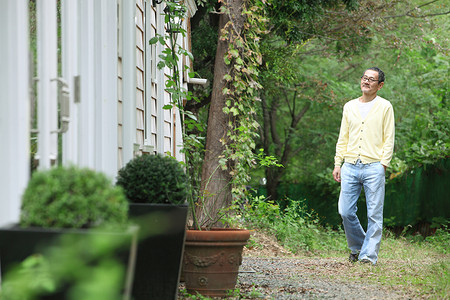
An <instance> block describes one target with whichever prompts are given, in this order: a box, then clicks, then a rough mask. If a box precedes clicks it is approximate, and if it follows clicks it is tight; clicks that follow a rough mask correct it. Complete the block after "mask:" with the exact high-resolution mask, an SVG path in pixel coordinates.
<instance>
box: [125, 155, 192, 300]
mask: <svg viewBox="0 0 450 300" xmlns="http://www.w3.org/2000/svg"><path fill="white" fill-rule="evenodd" d="M117 185H119V186H121V187H122V188H123V189H124V191H125V194H126V197H127V198H128V200H129V202H130V203H129V215H130V218H132V219H133V220H134V221H135V222H136V223H137V224H139V226H140V228H141V230H140V242H139V249H138V256H137V260H136V269H135V276H134V285H133V297H134V299H176V298H177V294H178V282H179V278H180V272H181V271H180V269H181V261H182V257H183V249H184V241H185V232H186V220H187V214H188V204H187V202H186V199H187V188H188V180H187V176H186V174H185V172H184V170H183V168H182V166H181V164H180V163H179V162H178V161H177V160H175V159H174V158H172V157H170V156H163V155H161V154H157V155H142V156H137V157H135V158H134V159H132V160H130V161H129V162H128V163H127V164H126V165H125V166H124V167H123V168H122V169H120V170H119V173H118V177H117Z"/></svg>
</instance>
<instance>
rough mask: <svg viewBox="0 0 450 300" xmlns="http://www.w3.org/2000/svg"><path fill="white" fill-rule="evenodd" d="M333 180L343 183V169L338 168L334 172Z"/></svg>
mask: <svg viewBox="0 0 450 300" xmlns="http://www.w3.org/2000/svg"><path fill="white" fill-rule="evenodd" d="M333 178H334V180H335V181H337V182H341V167H339V166H336V167H334V170H333Z"/></svg>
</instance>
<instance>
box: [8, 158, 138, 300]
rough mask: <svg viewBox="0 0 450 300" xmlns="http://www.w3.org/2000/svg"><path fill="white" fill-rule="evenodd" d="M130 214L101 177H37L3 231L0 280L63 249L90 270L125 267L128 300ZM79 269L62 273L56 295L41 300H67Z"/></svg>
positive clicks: (132, 240) (64, 172) (48, 173)
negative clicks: (104, 264)
mask: <svg viewBox="0 0 450 300" xmlns="http://www.w3.org/2000/svg"><path fill="white" fill-rule="evenodd" d="M127 210H128V206H127V201H126V198H125V195H124V194H123V191H122V190H121V189H120V188H118V187H115V186H113V185H112V182H111V181H110V180H109V179H108V178H107V177H106V176H105V175H104V174H102V173H99V172H96V171H93V170H90V169H87V168H78V167H75V166H69V167H63V166H60V167H54V168H51V169H49V170H43V171H36V172H34V173H33V175H32V177H31V179H30V181H29V184H28V186H27V188H26V190H25V192H24V195H23V197H22V207H21V215H20V222H19V224H11V225H10V226H6V227H5V228H1V229H0V261H1V266H0V268H1V272H2V275H5V274H6V273H8V272H9V271H12V270H13V269H14V267H15V266H16V265H17V264H19V263H20V262H21V261H23V260H25V259H26V258H28V257H30V256H32V255H33V256H36V255H38V256H39V255H43V256H44V257H46V255H47V254H48V253H50V252H53V253H59V252H63V251H64V250H63V247H62V246H61V245H64V247H65V248H72V249H73V250H75V251H73V252H72V254H73V259H74V261H78V262H80V263H84V264H86V265H89V266H97V265H99V264H100V263H101V261H103V259H111V261H112V260H114V261H118V262H121V263H122V264H123V265H124V269H125V270H126V274H124V277H123V281H122V282H123V286H122V287H119V292H120V293H121V294H122V295H123V298H124V299H129V297H130V294H131V286H132V279H133V272H134V270H133V268H134V257H135V254H136V245H137V227H136V226H131V227H130V226H129V224H128V218H127ZM80 245H82V246H83V249H80V248H79V247H80ZM55 249H56V250H55ZM75 255H76V256H77V258H76V257H75ZM78 258H79V260H76V259H78ZM49 259H52V257H51V256H49ZM53 265H54V264H53ZM81 268H82V266H81V265H72V266H71V267H69V268H67V269H66V270H65V271H64V272H59V271H58V272H57V273H58V274H59V275H61V276H62V274H64V278H53V279H54V281H55V287H54V289H53V291H52V292H50V293H47V295H45V294H46V293H45V292H43V293H44V294H43V295H41V294H39V295H38V296H39V298H44V299H66V296H67V295H66V294H67V293H71V289H72V286H73V285H74V280H76V278H77V271H79V269H81ZM56 269H58V268H56ZM77 269H78V270H77ZM41 292H42V291H41ZM105 293H107V291H105Z"/></svg>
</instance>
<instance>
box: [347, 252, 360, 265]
mask: <svg viewBox="0 0 450 300" xmlns="http://www.w3.org/2000/svg"><path fill="white" fill-rule="evenodd" d="M358 256H359V253H350V256H349V257H348V261H349V262H351V263H355V262H357V261H358Z"/></svg>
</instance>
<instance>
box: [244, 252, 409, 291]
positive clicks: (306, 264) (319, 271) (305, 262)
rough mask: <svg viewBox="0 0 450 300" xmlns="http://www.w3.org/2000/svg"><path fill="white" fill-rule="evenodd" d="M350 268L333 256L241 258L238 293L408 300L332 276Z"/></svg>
mask: <svg viewBox="0 0 450 300" xmlns="http://www.w3.org/2000/svg"><path fill="white" fill-rule="evenodd" d="M351 267H352V266H351V263H349V262H348V263H347V262H345V261H337V260H336V259H296V258H260V257H244V259H243V263H242V266H241V269H240V270H241V272H240V274H239V279H238V285H237V288H239V289H240V291H241V295H249V293H250V292H251V291H257V292H259V295H260V297H259V298H258V299H407V297H405V296H401V295H399V294H397V293H395V291H392V290H391V291H389V290H387V289H385V288H381V287H380V286H377V285H368V284H361V283H357V282H354V283H352V282H350V281H347V282H342V281H339V280H337V279H333V278H332V277H333V276H332V275H333V273H335V272H345V270H346V269H347V268H351ZM368 267H370V266H368Z"/></svg>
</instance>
